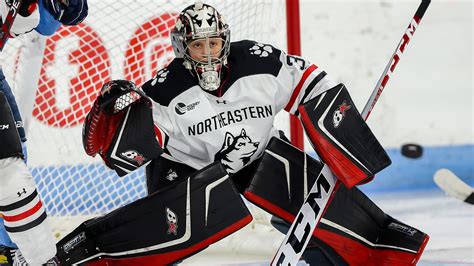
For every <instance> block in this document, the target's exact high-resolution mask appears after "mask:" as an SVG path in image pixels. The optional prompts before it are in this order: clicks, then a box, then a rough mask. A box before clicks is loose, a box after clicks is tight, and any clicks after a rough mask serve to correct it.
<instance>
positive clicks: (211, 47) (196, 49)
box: [188, 37, 224, 64]
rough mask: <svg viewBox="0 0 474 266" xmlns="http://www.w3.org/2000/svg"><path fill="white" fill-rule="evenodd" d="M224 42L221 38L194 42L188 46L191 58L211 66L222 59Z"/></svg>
mask: <svg viewBox="0 0 474 266" xmlns="http://www.w3.org/2000/svg"><path fill="white" fill-rule="evenodd" d="M223 48H224V40H223V39H222V38H220V37H212V38H204V39H197V40H193V41H191V42H190V43H189V44H188V53H189V56H190V57H191V58H192V59H193V60H194V61H196V62H199V63H203V64H211V63H213V62H215V61H217V60H219V59H220V57H221V55H222V50H223Z"/></svg>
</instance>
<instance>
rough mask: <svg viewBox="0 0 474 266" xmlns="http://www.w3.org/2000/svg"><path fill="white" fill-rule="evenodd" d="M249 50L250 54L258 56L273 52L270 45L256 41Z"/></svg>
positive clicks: (265, 55)
mask: <svg viewBox="0 0 474 266" xmlns="http://www.w3.org/2000/svg"><path fill="white" fill-rule="evenodd" d="M249 50H250V54H253V55H258V56H260V57H267V56H268V55H269V54H271V53H273V49H272V47H271V46H269V45H265V44H262V43H256V44H255V45H254V46H252V48H250V49H249Z"/></svg>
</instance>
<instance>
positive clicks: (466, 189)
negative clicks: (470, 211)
mask: <svg viewBox="0 0 474 266" xmlns="http://www.w3.org/2000/svg"><path fill="white" fill-rule="evenodd" d="M433 179H434V182H435V183H436V185H438V186H439V187H440V188H441V189H442V190H443V191H444V192H446V194H448V195H450V196H451V197H454V198H457V199H460V200H462V201H464V202H466V203H469V204H474V188H473V187H471V186H469V185H468V184H466V183H464V182H463V181H462V180H461V178H459V177H458V176H457V175H455V174H454V173H453V172H452V171H451V170H449V169H445V168H443V169H439V170H438V171H436V173H435V174H434V176H433Z"/></svg>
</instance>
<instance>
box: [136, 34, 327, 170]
mask: <svg viewBox="0 0 474 266" xmlns="http://www.w3.org/2000/svg"><path fill="white" fill-rule="evenodd" d="M222 71H223V75H224V80H223V81H222V84H221V88H220V89H219V90H218V91H217V92H216V95H213V94H211V93H208V92H206V91H204V90H202V89H201V88H200V86H199V85H198V80H197V78H196V77H194V76H193V75H192V74H191V72H190V71H189V70H187V69H186V68H185V67H184V66H183V59H174V60H173V61H172V62H171V63H170V64H169V65H168V67H166V68H164V69H162V70H160V71H159V72H158V73H157V75H156V77H155V78H154V79H152V80H150V81H148V82H146V83H145V84H144V85H143V86H142V88H143V90H144V92H145V93H146V94H147V95H148V96H149V97H150V98H151V99H152V100H153V101H152V102H153V120H154V123H155V133H156V134H157V138H158V140H159V142H160V144H161V145H162V147H163V148H164V150H165V154H167V155H170V156H171V157H172V158H173V159H174V160H176V161H178V162H182V163H184V164H187V165H189V166H191V167H193V168H195V169H201V168H203V167H204V166H206V165H209V164H210V163H212V162H214V161H221V162H222V163H223V165H224V166H225V167H226V169H227V171H228V172H229V173H234V172H236V171H238V170H240V169H241V168H242V167H243V166H245V165H247V164H249V163H250V162H252V161H254V160H255V159H256V158H258V157H260V156H261V155H262V153H263V151H264V149H265V147H266V145H267V143H268V142H269V140H270V138H271V137H273V136H278V130H277V129H276V128H275V127H274V125H273V123H274V120H275V116H276V114H277V113H278V112H279V111H281V110H282V109H285V110H286V111H288V112H290V113H292V114H296V115H297V114H298V113H297V108H298V106H299V105H300V104H302V103H304V102H306V101H308V100H309V99H312V98H314V97H316V96H317V95H319V94H321V93H323V92H325V91H326V90H328V89H330V88H332V87H334V86H335V85H336V84H335V83H334V82H332V81H331V80H330V79H329V78H328V77H327V75H326V73H325V72H324V71H322V70H321V69H320V68H318V67H317V66H316V65H314V64H310V63H309V62H308V61H306V60H304V59H302V58H300V57H296V56H290V55H286V54H285V53H284V52H282V51H280V50H278V49H276V48H274V47H272V46H270V45H265V44H260V43H255V42H253V41H240V42H235V43H232V44H231V50H230V55H229V57H228V68H224V69H223V70H222ZM165 156H166V155H165Z"/></svg>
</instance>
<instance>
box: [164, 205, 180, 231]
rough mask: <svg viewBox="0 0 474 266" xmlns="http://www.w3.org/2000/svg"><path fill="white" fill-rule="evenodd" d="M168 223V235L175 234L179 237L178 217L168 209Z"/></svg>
mask: <svg viewBox="0 0 474 266" xmlns="http://www.w3.org/2000/svg"><path fill="white" fill-rule="evenodd" d="M166 222H167V223H168V230H167V231H166V233H167V234H168V235H170V234H173V235H177V234H178V217H177V216H176V213H174V211H172V210H171V209H170V208H168V207H167V208H166Z"/></svg>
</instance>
